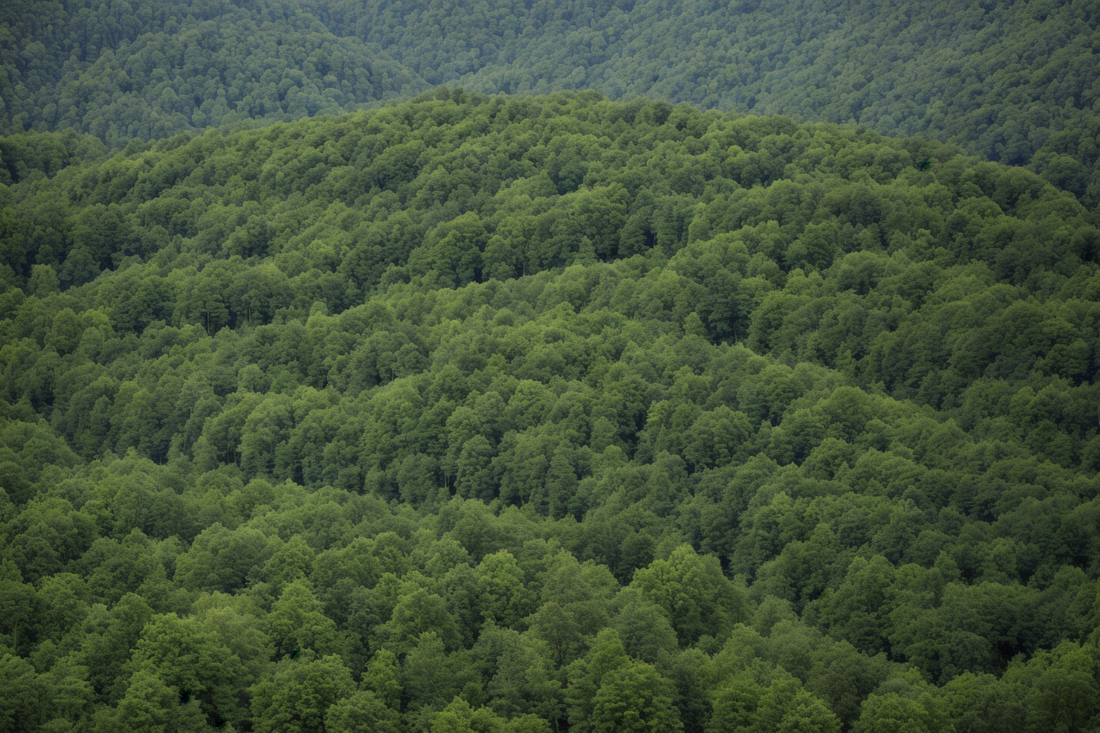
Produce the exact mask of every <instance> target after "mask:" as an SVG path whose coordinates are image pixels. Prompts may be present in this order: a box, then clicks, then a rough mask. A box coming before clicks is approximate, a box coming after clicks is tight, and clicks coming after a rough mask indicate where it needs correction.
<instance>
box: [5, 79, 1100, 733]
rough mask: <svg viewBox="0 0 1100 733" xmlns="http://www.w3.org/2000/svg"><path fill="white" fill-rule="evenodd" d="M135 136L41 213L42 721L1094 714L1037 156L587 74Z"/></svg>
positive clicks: (597, 720) (1070, 224) (17, 605)
mask: <svg viewBox="0 0 1100 733" xmlns="http://www.w3.org/2000/svg"><path fill="white" fill-rule="evenodd" d="M66 144H69V143H66ZM73 144H76V143H73ZM89 150H90V149H89ZM93 153H94V151H91V152H89V153H88V155H89V158H88V159H86V160H85V161H84V162H77V163H70V164H69V165H67V166H65V167H63V168H62V169H61V170H60V171H54V170H53V169H51V177H48V178H46V177H41V176H34V175H28V177H27V178H26V179H25V180H20V181H19V182H15V183H13V185H11V186H10V187H8V188H6V189H4V190H3V192H2V194H3V196H5V197H7V198H6V199H5V204H4V206H5V211H6V212H10V216H9V215H7V214H5V216H7V219H6V221H7V224H5V226H8V225H9V224H10V225H11V226H12V227H15V228H16V229H18V232H19V237H18V238H16V239H18V244H19V248H18V251H17V254H16V255H13V257H14V259H11V263H12V264H10V265H9V267H11V268H12V269H11V276H10V278H9V279H8V280H5V281H4V282H5V284H4V285H3V290H2V292H0V334H2V337H0V373H2V375H3V376H2V378H0V487H2V488H3V492H2V493H0V652H2V653H0V657H2V664H0V674H2V675H3V681H2V682H0V694H2V695H4V696H5V697H4V698H3V701H2V702H3V704H2V705H0V711H2V712H0V725H4V726H7V727H8V728H12V729H15V728H17V727H19V726H23V727H24V728H25V727H26V725H30V726H31V729H40V730H51V731H52V730H67V729H96V730H116V729H123V728H125V729H134V730H139V729H140V730H165V731H168V730H180V731H182V730H204V729H206V728H211V727H213V728H219V727H222V728H224V729H228V728H229V727H230V726H232V727H233V729H234V730H249V729H251V730H256V731H268V730H270V731H275V730H301V731H307V730H315V731H324V730H352V729H359V728H372V729H377V730H393V731H401V732H402V733H412V732H413V731H433V730H440V731H443V730H456V731H459V730H461V731H467V730H474V731H501V732H502V733H503V732H504V731H516V732H517V733H519V732H520V731H531V732H532V733H534V732H535V731H539V732H540V733H546V731H550V730H558V731H561V730H566V729H568V730H576V731H578V732H581V733H583V732H584V731H610V730H662V731H664V730H684V731H685V732H686V733H707V732H709V731H726V730H768V731H773V730H774V731H780V730H782V731H788V730H790V731H795V730H798V731H807V730H814V731H829V732H830V733H839V732H840V731H844V730H853V731H856V730H860V731H862V730H868V731H870V730H874V731H878V730H895V729H896V730H910V729H912V730H922V731H945V732H946V731H950V730H955V731H963V730H975V731H977V730H1019V731H1025V732H1026V733H1032V732H1033V731H1034V733H1039V732H1040V731H1042V732H1044V733H1045V732H1046V731H1051V730H1067V731H1070V730H1072V731H1076V730H1081V731H1085V730H1089V729H1090V726H1091V727H1095V725H1096V720H1097V718H1096V716H1097V715H1098V714H1100V711H1098V710H1097V708H1096V705H1095V700H1096V698H1097V690H1098V689H1100V686H1098V685H1100V671H1098V670H1100V665H1098V663H1097V651H1096V633H1095V630H1096V627H1097V622H1098V619H1100V615H1098V614H1100V605H1098V601H1097V591H1096V582H1097V574H1098V572H1100V544H1098V542H1097V540H1096V537H1097V532H1096V528H1097V526H1098V524H1097V523H1098V521H1100V504H1098V499H1097V496H1098V493H1100V484H1098V483H1097V470H1098V469H1100V438H1098V437H1097V434H1098V431H1100V423H1098V420H1100V409H1098V408H1100V392H1098V391H1097V389H1096V387H1095V384H1094V382H1095V378H1096V368H1097V364H1098V363H1100V362H1098V361H1097V355H1096V354H1095V353H1094V352H1095V349H1094V347H1093V344H1095V343H1097V331H1096V329H1097V323H1100V318H1097V316H1098V315H1100V314H1098V313H1097V307H1096V303H1097V302H1098V300H1100V297H1098V296H1100V285H1098V283H1100V280H1098V279H1097V263H1096V260H1097V257H1098V256H1100V239H1098V237H1097V231H1098V229H1097V224H1098V223H1100V222H1098V221H1097V220H1096V217H1095V214H1094V213H1093V212H1090V211H1088V210H1087V209H1085V208H1084V207H1083V206H1082V205H1081V204H1080V203H1079V202H1078V201H1076V200H1075V199H1074V198H1073V197H1071V196H1068V195H1067V194H1065V193H1064V192H1059V191H1057V190H1055V189H1053V188H1052V187H1051V186H1049V185H1048V184H1046V183H1044V182H1043V181H1042V180H1041V179H1040V178H1038V177H1036V176H1034V175H1032V174H1028V173H1024V172H1021V171H1019V170H1011V169H1008V168H1004V167H1001V166H998V165H993V164H987V163H980V162H978V161H976V160H974V159H972V158H967V157H964V156H961V155H958V154H956V153H955V152H954V151H953V150H951V149H948V148H944V147H942V146H939V145H935V144H932V143H927V142H922V141H916V140H888V139H884V138H879V137H877V136H875V135H873V134H870V133H860V132H857V131H851V130H842V129H839V128H836V127H832V126H828V125H795V124H794V123H792V122H790V121H789V120H784V119H781V118H763V117H749V118H738V117H734V116H729V115H727V116H723V115H720V114H717V113H703V112H698V111H694V110H691V109H689V108H686V107H677V108H668V107H665V106H663V105H661V104H657V103H648V102H640V101H635V102H630V103H626V104H620V103H612V102H607V101H605V100H603V99H600V98H598V97H597V96H595V95H591V94H577V95H573V94H558V95H554V96H550V97H541V98H515V99H508V98H487V97H481V96H477V95H472V94H466V93H463V92H452V91H440V92H437V93H434V94H432V95H428V96H425V97H423V98H421V99H419V100H416V101H414V102H409V103H405V104H398V105H392V106H390V107H386V108H384V109H381V110H378V111H375V112H370V113H362V114H357V115H351V116H348V117H343V118H336V119H323V120H308V121H301V122H296V123H292V124H287V125H278V126H273V127H270V128H267V129H263V130H248V131H239V132H236V133H232V134H229V133H223V132H221V131H219V132H210V133H206V134H203V135H201V136H199V137H196V138H193V139H183V138H180V139H176V140H175V141H172V142H161V143H156V144H154V145H152V146H150V147H149V148H148V149H141V150H138V149H132V150H131V151H130V152H128V153H126V154H119V155H117V156H116V157H114V158H110V159H108V160H96V159H94V158H93V157H91V156H92V155H93ZM922 156H929V159H930V160H932V161H933V162H932V163H930V164H929V165H928V166H923V165H920V163H921V162H922V160H923V158H922ZM875 161H879V162H878V163H875ZM890 161H894V162H895V163H897V165H894V164H893V163H889V162H890ZM697 173H698V174H699V177H696V174H697ZM116 235H117V236H116ZM16 239H12V238H9V239H8V240H5V241H9V242H15V241H16ZM5 252H8V250H5ZM11 252H16V249H12V250H11ZM5 256H7V255H5ZM46 268H49V269H46ZM82 268H83V269H82ZM51 273H52V274H53V278H51V277H50V275H51ZM28 700H31V701H33V702H34V705H30V704H29V703H28V702H27V701H28ZM9 711H16V713H15V714H18V715H19V716H22V717H20V718H12V717H11V715H12V714H13V713H9ZM4 716H8V717H4ZM24 720H25V721H30V723H24V722H22V721H24ZM13 721H14V722H13Z"/></svg>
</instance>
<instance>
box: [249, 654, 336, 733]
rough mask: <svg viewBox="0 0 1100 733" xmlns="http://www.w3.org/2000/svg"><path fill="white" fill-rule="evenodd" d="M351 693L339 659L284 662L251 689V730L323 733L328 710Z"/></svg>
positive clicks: (307, 657)
mask: <svg viewBox="0 0 1100 733" xmlns="http://www.w3.org/2000/svg"><path fill="white" fill-rule="evenodd" d="M354 691H355V685H354V683H353V682H352V679H351V671H350V670H349V669H348V668H347V667H345V666H344V664H343V662H342V661H341V660H340V657H337V656H335V655H333V656H327V657H322V658H320V659H318V658H316V657H314V656H313V655H312V654H304V655H302V656H301V657H300V658H299V659H296V660H291V659H284V660H283V661H282V662H280V663H279V665H278V666H277V667H276V669H275V673H274V674H273V675H272V676H271V677H270V678H269V679H266V680H263V681H261V682H259V683H257V684H256V685H255V686H254V687H253V688H252V721H253V728H254V730H256V731H259V733H268V732H269V731H288V732H289V733H324V732H325V731H326V726H325V720H326V716H327V715H328V713H329V710H330V708H332V706H333V705H335V704H336V703H337V702H339V701H340V700H343V699H345V698H349V697H351V695H352V693H353V692H354ZM342 710H343V708H342Z"/></svg>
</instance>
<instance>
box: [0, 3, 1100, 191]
mask: <svg viewBox="0 0 1100 733" xmlns="http://www.w3.org/2000/svg"><path fill="white" fill-rule="evenodd" d="M1098 24H1100V7H1098V6H1097V3H1096V2H1095V0H1068V1H1066V2H1054V1H1053V0H1028V1H1023V0H1021V1H1020V2H1011V3H999V2H982V3H960V2H950V1H949V0H935V1H934V2H920V3H916V2H903V3H886V4H883V3H879V2H871V1H870V0H848V1H840V0H829V1H828V2H811V1H810V0H782V1H781V0H769V1H763V2H762V1H761V0H742V1H740V2H714V1H713V0H686V1H683V2H679V1H672V0H648V1H638V2H635V1H634V0H614V1H612V0H603V1H602V2H588V1H584V2H582V1H580V0H568V1H564V2H563V1H562V0H528V1H526V2H520V1H519V0H494V1H493V2H491V3H490V2H485V1H484V0H482V2H465V1H462V2H458V1H457V0H434V1H433V2H424V1H423V0H346V1H345V0H336V1H333V2H330V1H329V0H317V1H314V0H301V1H300V2H296V1H293V0H254V1H250V2H240V3H229V2H224V3H223V2H212V1H206V0H196V1H195V2H176V1H175V0H111V2H101V1H100V0H95V1H94V2H93V1H92V0H69V1H67V2H47V1H44V0H37V1H34V2H17V1H16V0H9V2H7V3H6V4H4V6H3V12H2V13H0V99H2V105H0V124H2V125H3V129H4V130H6V131H8V132H14V131H19V130H23V129H36V130H57V129H61V128H63V127H73V128H75V129H77V130H79V131H82V132H89V133H91V134H94V135H96V136H99V137H101V138H102V139H104V140H105V141H107V142H108V143H110V144H111V145H113V146H122V145H125V144H126V143H127V142H128V141H129V140H130V139H131V138H132V137H141V138H145V139H149V138H158V137H165V136H168V135H171V134H174V133H177V132H183V131H189V130H194V129H202V128H203V127H205V126H207V125H219V124H225V123H227V122H233V121H242V120H251V119H260V120H280V119H281V120H289V119H296V118H298V117H302V116H306V115H314V114H319V113H327V112H337V111H350V110H352V109H355V108H357V107H358V106H359V105H362V104H365V103H370V102H374V101H377V100H380V99H388V98H392V97H397V96H406V97H407V96H408V95H410V94H415V93H417V92H419V91H421V90H423V89H426V88H428V87H430V86H434V85H437V84H444V83H454V82H456V81H458V82H461V83H462V84H464V85H466V86H468V87H470V88H473V89H477V90H481V91H485V92H507V93H532V92H536V93H542V92H549V91H554V90H560V89H575V90H579V89H586V88H592V89H596V90H598V91H600V92H601V93H603V94H605V95H607V96H609V97H611V98H613V99H616V98H620V97H623V98H629V97H633V96H647V97H652V98H659V99H664V100H667V101H671V102H673V103H676V102H690V103H692V104H695V105H698V106H701V107H703V108H715V109H719V110H733V111H740V112H749V111H751V112H753V113H759V114H776V113H778V114H785V115H789V116H791V117H792V118H794V119H796V120H797V121H824V122H838V123H849V122H856V123H860V124H863V125H867V126H869V127H871V128H873V129H876V130H878V131H879V132H882V133H884V134H887V135H912V134H922V135H925V136H928V137H932V138H936V139H940V140H946V141H953V142H956V143H958V144H960V145H962V146H964V147H965V148H966V149H967V150H969V151H971V152H973V153H976V154H979V155H982V156H983V157H986V158H988V159H991V160H995V161H1001V162H1004V163H1009V164H1013V165H1024V164H1028V165H1031V166H1032V167H1033V169H1034V170H1036V171H1038V172H1040V173H1042V174H1043V175H1044V176H1046V177H1047V178H1048V180H1050V181H1052V182H1054V183H1055V184H1056V185H1058V186H1060V187H1062V188H1065V189H1067V190H1071V191H1073V192H1074V193H1075V194H1076V195H1078V196H1079V197H1081V198H1082V199H1083V200H1085V201H1087V202H1088V203H1089V204H1090V205H1095V204H1096V203H1097V202H1100V174H1097V170H1098V163H1100V157H1098V155H1100V153H1098V147H1097V143H1096V140H1097V139H1100V108H1098V107H1097V105H1098V104H1100V46H1098V43H1100V41H1098V39H1100V29H1098Z"/></svg>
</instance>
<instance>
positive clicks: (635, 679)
mask: <svg viewBox="0 0 1100 733" xmlns="http://www.w3.org/2000/svg"><path fill="white" fill-rule="evenodd" d="M674 699H675V688H674V687H673V685H672V683H671V682H669V681H668V680H667V679H665V678H664V677H662V676H661V675H660V674H659V673H658V672H657V670H656V668H655V667H653V666H651V665H648V664H646V663H644V662H634V663H632V664H629V665H627V666H624V667H622V668H620V669H616V670H613V671H611V672H609V673H608V674H607V675H606V676H605V677H604V678H603V679H602V680H601V683H600V689H599V692H597V693H596V699H595V701H594V705H593V707H592V717H591V723H590V725H591V728H590V730H592V731H594V732H595V733H612V732H613V731H616V732H617V731H624V732H627V731H628V732H630V733H641V732H642V731H647V732H653V733H656V731H679V730H682V729H683V724H682V723H681V722H680V715H679V713H678V711H677V710H676V706H675V705H674V704H673V700H674Z"/></svg>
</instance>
